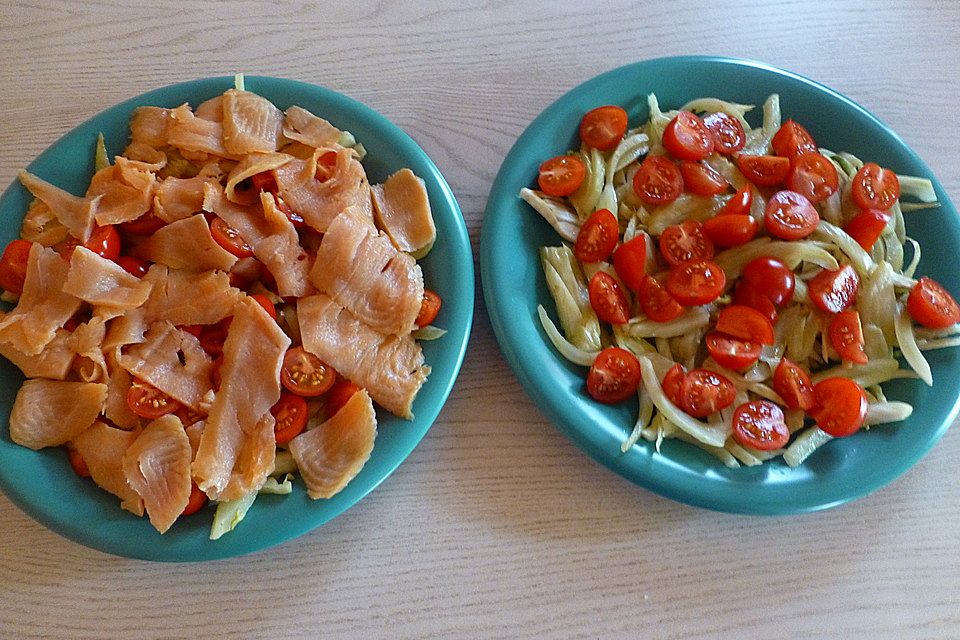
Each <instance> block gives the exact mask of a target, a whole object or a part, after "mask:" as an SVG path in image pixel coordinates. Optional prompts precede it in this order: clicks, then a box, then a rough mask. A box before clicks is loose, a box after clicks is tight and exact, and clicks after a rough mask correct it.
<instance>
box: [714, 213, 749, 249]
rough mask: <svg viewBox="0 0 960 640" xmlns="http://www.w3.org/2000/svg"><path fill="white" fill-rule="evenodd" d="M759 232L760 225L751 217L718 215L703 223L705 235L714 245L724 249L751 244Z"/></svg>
mask: <svg viewBox="0 0 960 640" xmlns="http://www.w3.org/2000/svg"><path fill="white" fill-rule="evenodd" d="M759 230H760V224H759V223H758V222H757V221H756V219H755V218H754V217H753V216H749V215H741V214H726V215H717V216H714V217H713V218H710V219H709V220H707V221H706V222H704V223H703V232H704V234H706V236H707V237H708V238H710V240H711V242H713V244H715V245H717V246H718V247H722V248H724V249H729V248H730V247H738V246H740V245H741V244H746V243H747V242H750V241H751V240H753V239H754V238H755V237H756V235H757V231H759Z"/></svg>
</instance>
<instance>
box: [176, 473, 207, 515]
mask: <svg viewBox="0 0 960 640" xmlns="http://www.w3.org/2000/svg"><path fill="white" fill-rule="evenodd" d="M205 504H207V494H205V493H204V492H203V491H201V490H200V487H198V486H197V483H196V482H192V481H191V483H190V498H189V499H188V500H187V506H185V507H184V508H183V511H181V512H180V515H181V516H192V515H193V514H195V513H196V512H197V511H200V509H202V508H203V506H204V505H205Z"/></svg>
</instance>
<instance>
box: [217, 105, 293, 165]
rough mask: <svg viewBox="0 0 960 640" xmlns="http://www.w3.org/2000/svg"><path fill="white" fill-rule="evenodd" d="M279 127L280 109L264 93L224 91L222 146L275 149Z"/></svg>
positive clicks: (231, 149) (263, 150)
mask: <svg viewBox="0 0 960 640" xmlns="http://www.w3.org/2000/svg"><path fill="white" fill-rule="evenodd" d="M282 127H283V113H282V112H281V111H280V109H277V108H276V107H275V106H274V105H273V103H272V102H270V101H269V100H267V99H266V98H264V97H263V96H258V95H257V94H255V93H250V92H249V91H237V90H236V89H230V90H229V91H227V92H226V93H224V94H223V146H224V147H225V148H226V150H227V151H228V152H230V153H231V154H234V155H236V156H241V155H244V154H247V153H268V152H270V151H276V150H277V147H278V146H279V145H278V143H279V140H280V135H281V134H280V132H281V129H282Z"/></svg>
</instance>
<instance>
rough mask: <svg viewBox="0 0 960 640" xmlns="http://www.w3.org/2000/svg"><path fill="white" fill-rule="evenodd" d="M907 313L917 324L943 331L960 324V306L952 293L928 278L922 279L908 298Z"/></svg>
mask: <svg viewBox="0 0 960 640" xmlns="http://www.w3.org/2000/svg"><path fill="white" fill-rule="evenodd" d="M907 312H908V313H909V314H910V317H911V318H913V320H914V321H915V322H919V323H920V324H922V325H923V326H925V327H930V328H931V329H943V328H946V327H949V326H950V325H953V324H956V323H958V322H960V305H958V304H957V301H956V300H954V298H953V296H952V295H950V292H949V291H947V290H946V289H944V288H943V286H942V285H941V284H940V283H939V282H937V281H936V280H934V279H933V278H928V277H927V276H923V277H921V278H920V279H919V280H918V281H917V284H915V285H914V286H913V289H911V290H910V295H909V296H907Z"/></svg>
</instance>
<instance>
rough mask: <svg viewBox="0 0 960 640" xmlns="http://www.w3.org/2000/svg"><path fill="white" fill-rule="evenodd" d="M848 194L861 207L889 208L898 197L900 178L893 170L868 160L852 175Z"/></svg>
mask: <svg viewBox="0 0 960 640" xmlns="http://www.w3.org/2000/svg"><path fill="white" fill-rule="evenodd" d="M850 195H851V196H852V197H853V201H854V203H856V205H857V206H858V207H860V208H861V209H889V208H890V207H892V206H893V205H894V203H895V202H896V201H897V200H899V199H900V179H899V178H897V174H896V173H894V172H893V171H890V170H889V169H884V168H883V167H881V166H880V165H878V164H876V163H874V162H868V163H866V164H864V165H863V166H862V167H860V170H859V171H857V174H856V175H855V176H854V177H853V185H852V186H851V189H850Z"/></svg>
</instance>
